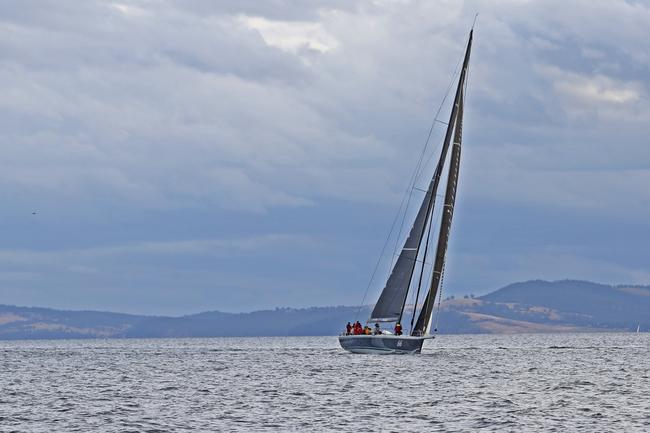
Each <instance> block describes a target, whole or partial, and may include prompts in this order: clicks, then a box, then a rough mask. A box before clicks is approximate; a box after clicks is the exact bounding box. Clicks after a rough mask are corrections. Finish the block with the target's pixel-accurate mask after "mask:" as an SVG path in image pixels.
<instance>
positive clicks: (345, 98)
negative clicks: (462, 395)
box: [0, 0, 650, 314]
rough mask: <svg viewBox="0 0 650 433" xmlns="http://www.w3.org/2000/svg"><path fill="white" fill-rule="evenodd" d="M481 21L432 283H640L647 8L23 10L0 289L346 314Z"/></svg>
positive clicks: (34, 298) (644, 277)
mask: <svg viewBox="0 0 650 433" xmlns="http://www.w3.org/2000/svg"><path fill="white" fill-rule="evenodd" d="M476 12H479V13H480V17H479V19H478V24H477V29H476V39H475V45H474V51H473V56H472V62H471V65H470V82H469V90H468V101H467V104H468V107H467V113H466V121H465V129H464V132H465V134H464V141H465V147H464V151H463V152H464V153H463V158H464V159H463V166H462V169H461V182H460V191H459V208H458V211H457V214H456V218H455V220H454V224H455V225H454V228H453V233H452V239H451V244H450V250H449V263H448V266H447V272H446V276H445V292H446V293H461V294H462V293H470V292H473V293H482V292H485V291H488V290H492V289H495V288H498V287H500V286H501V285H504V284H507V283H510V282H513V281H516V280H522V279H531V278H545V279H561V278H584V279H589V280H596V281H601V282H611V283H639V284H644V283H645V284H648V283H650V267H649V264H650V263H649V262H648V259H647V252H648V247H647V241H648V237H649V235H650V227H649V223H648V221H650V188H648V185H649V184H650V146H648V139H647V135H648V125H649V124H650V103H649V102H648V92H649V90H648V88H649V87H648V86H649V79H648V77H649V76H650V74H649V73H648V71H649V69H650V54H649V53H650V51H648V49H647V34H648V28H650V4H649V2H644V1H634V2H633V1H628V2H624V1H586V0H585V1H572V2H562V1H552V0H550V1H549V0H544V1H524V0H508V1H506V0H504V1H465V2H461V1H455V0H454V1H451V0H450V1H440V2H434V1H373V2H349V1H340V2H336V1H309V2H305V1H296V2H292V1H279V0H278V1H268V2H257V1H256V2H246V1H243V2H242V1H220V2H213V1H200V0H192V1H172V0H166V1H165V0H159V1H149V0H140V1H122V2H118V1H115V2H111V1H83V2H79V1H66V0H57V1H25V0H22V1H2V2H0V80H1V82H2V83H4V92H3V97H2V98H0V145H1V147H2V152H1V153H0V161H1V163H2V170H1V171H0V197H1V198H2V203H3V206H2V210H1V211H0V222H1V223H2V224H1V226H0V230H1V232H0V233H2V236H1V237H0V238H1V239H2V245H0V303H14V304H21V305H41V306H53V307H66V308H95V309H112V310H120V311H133V312H147V313H174V314H180V313H189V312H194V311H200V310H208V309H221V310H227V311H241V310H252V309H256V308H264V307H275V306H306V305H326V304H357V303H358V302H360V301H361V298H362V296H363V292H364V290H365V286H366V284H367V281H368V278H369V276H370V273H371V272H372V268H373V265H374V261H375V260H376V259H377V255H378V253H379V250H380V248H381V245H382V242H383V240H384V237H385V235H386V233H387V230H388V228H389V226H390V223H391V221H392V217H393V216H394V213H395V211H396V208H397V205H398V203H399V201H400V199H401V194H402V193H403V191H404V189H405V187H406V184H407V182H408V177H409V175H410V174H411V170H412V169H413V167H414V166H415V163H416V160H417V155H418V152H419V151H420V149H421V147H422V145H423V142H424V139H425V137H426V133H427V131H428V127H429V125H430V122H431V119H432V117H433V115H434V113H435V110H436V109H437V106H438V104H439V103H440V100H441V99H442V97H443V95H444V92H445V90H446V88H447V85H448V83H449V80H450V78H451V76H452V73H453V70H454V67H455V66H456V64H457V62H458V60H459V58H460V56H461V55H462V50H463V45H464V43H465V41H466V36H467V32H468V29H469V27H470V25H471V23H472V20H473V17H474V14H475V13H476ZM445 116H446V114H444V115H443V116H442V117H445ZM442 133H443V131H442V130H441V129H440V128H439V127H438V128H437V129H436V130H435V132H434V138H436V139H439V138H440V135H441V134H442ZM434 144H437V141H436V143H434ZM34 210H36V211H37V214H36V215H32V211H34ZM379 283H380V282H379ZM379 283H377V284H379ZM377 284H375V286H373V291H372V292H371V294H370V298H371V299H373V297H374V296H375V293H376V290H377V289H378V287H376V286H377Z"/></svg>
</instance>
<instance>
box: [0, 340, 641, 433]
mask: <svg viewBox="0 0 650 433" xmlns="http://www.w3.org/2000/svg"><path fill="white" fill-rule="evenodd" d="M649 367H650V334H643V333H641V334H611V333H609V334H571V335H567V334H562V335H559V334H558V335H548V334H536V335H453V336H452V335H442V336H439V337H438V338H436V339H435V340H433V341H427V342H426V343H425V348H424V350H423V353H422V354H421V355H411V356H408V355H403V356H399V355H387V356H381V355H352V354H348V353H346V352H344V351H342V350H341V349H340V348H339V347H338V342H337V340H336V338H334V337H317V338H313V337H309V338H308V337H277V338H210V339H149V340H135V339H134V340H65V341H0V431H1V432H14V431H15V432H179V431H192V432H334V431H336V432H476V431H481V432H590V433H593V432H612V431H620V432H650V368H649Z"/></svg>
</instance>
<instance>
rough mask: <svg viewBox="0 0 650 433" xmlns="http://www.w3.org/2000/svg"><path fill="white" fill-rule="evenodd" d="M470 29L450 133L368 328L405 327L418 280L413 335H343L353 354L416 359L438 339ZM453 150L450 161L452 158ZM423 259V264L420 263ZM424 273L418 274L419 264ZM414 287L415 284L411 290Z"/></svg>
mask: <svg viewBox="0 0 650 433" xmlns="http://www.w3.org/2000/svg"><path fill="white" fill-rule="evenodd" d="M473 32H474V30H473V29H472V30H471V31H470V33H469V39H468V41H467V47H466V49H465V56H464V59H463V64H462V69H461V70H460V77H459V79H458V85H457V88H456V93H455V97H454V102H453V105H452V109H451V114H450V117H449V122H448V123H447V131H446V133H445V138H444V141H443V144H442V148H441V151H440V157H439V160H438V163H437V165H436V169H435V171H434V173H433V176H432V178H431V181H430V182H429V187H428V189H427V190H426V194H425V196H424V199H423V200H422V203H421V205H420V208H419V210H418V212H417V214H416V217H415V221H414V222H413V226H412V227H411V230H410V232H409V235H408V237H407V238H406V241H405V242H404V247H403V248H402V250H401V252H400V253H399V255H398V256H397V260H395V263H394V265H393V268H392V271H391V273H390V275H389V277H388V279H387V281H386V285H385V286H384V289H383V291H382V293H381V295H380V296H379V300H378V301H377V303H376V304H375V306H374V309H373V311H372V314H371V316H370V318H369V319H368V323H379V322H384V323H386V322H388V323H396V324H397V323H399V324H400V327H401V323H402V321H403V319H404V318H405V317H404V313H405V308H406V300H407V296H408V292H409V289H410V287H411V286H412V285H413V286H416V284H414V282H415V281H416V280H415V278H417V281H418V283H417V293H416V296H415V304H414V306H413V314H412V318H411V326H410V329H408V330H405V331H406V333H404V334H403V335H397V334H392V333H390V332H387V331H383V332H381V333H377V335H367V334H363V335H348V334H349V333H347V334H346V335H340V336H339V343H340V344H341V347H342V348H343V349H345V350H347V351H349V352H352V353H364V354H374V353H378V354H416V353H420V352H421V350H422V345H423V343H424V341H425V340H427V339H431V338H434V336H433V335H432V334H431V324H432V316H433V310H434V305H435V301H436V295H437V294H438V289H439V287H440V284H441V280H442V277H443V272H444V266H445V256H446V253H447V244H448V241H449V234H450V230H451V222H452V217H453V215H454V203H455V201H456V188H457V184H458V174H459V169H460V154H461V143H462V136H463V109H464V101H465V88H466V80H467V68H468V66H469V58H470V52H471V49H472V38H473ZM450 147H451V155H450V156H449V158H448V157H447V156H448V153H449V148H450ZM447 159H449V164H448V174H447V185H446V190H445V201H444V203H443V208H442V217H441V221H440V228H439V233H438V242H437V247H436V252H435V261H434V264H433V271H432V273H431V277H430V281H428V283H429V284H428V285H429V289H428V292H427V294H426V296H425V298H424V301H423V303H422V305H421V306H420V308H419V314H418V315H417V317H418V318H417V321H415V317H416V313H417V312H418V303H417V302H418V298H419V295H420V288H421V286H422V282H423V281H422V280H423V276H424V274H425V272H424V268H425V266H424V264H425V263H427V262H426V258H427V254H428V249H429V234H430V233H431V228H432V226H433V225H434V221H433V214H434V212H433V211H434V208H435V205H436V203H435V201H436V196H437V190H438V185H439V183H440V179H441V177H442V174H443V170H444V168H445V166H446V162H447ZM419 258H420V259H419ZM418 263H421V264H422V265H421V266H419V268H420V272H419V277H418V275H417V274H418V273H417V272H415V271H416V268H417V266H416V265H417V264H418ZM412 282H413V284H412Z"/></svg>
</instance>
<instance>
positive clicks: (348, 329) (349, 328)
mask: <svg viewBox="0 0 650 433" xmlns="http://www.w3.org/2000/svg"><path fill="white" fill-rule="evenodd" d="M350 334H352V325H350V322H348V324H347V325H345V335H350Z"/></svg>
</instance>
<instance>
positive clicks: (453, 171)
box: [413, 32, 472, 335]
mask: <svg viewBox="0 0 650 433" xmlns="http://www.w3.org/2000/svg"><path fill="white" fill-rule="evenodd" d="M471 48H472V32H470V34H469V42H468V44H467V52H466V53H465V61H464V62H463V70H462V72H461V76H460V80H459V82H458V90H457V92H456V101H455V104H454V106H455V108H457V117H456V122H455V128H454V145H453V147H452V150H451V158H450V161H449V174H448V177H447V188H446V191H445V204H444V208H443V210H442V221H441V223H440V234H439V235H438V246H437V248H436V258H435V262H434V265H433V274H432V277H431V286H430V287H429V292H428V293H427V296H426V298H425V301H424V305H423V306H422V309H421V311H420V315H419V316H418V321H417V323H416V325H415V328H413V335H424V334H425V333H426V332H427V330H428V329H427V328H428V327H429V321H430V320H431V314H432V312H433V307H434V304H435V299H436V295H437V294H438V288H439V287H440V281H441V280H442V273H443V271H444V266H445V256H446V253H447V245H448V243H449V233H450V231H451V221H452V218H453V216H454V205H455V203H456V189H457V186H458V174H459V170H460V154H461V144H462V139H463V108H464V99H465V79H466V77H467V65H468V63H469V55H470V50H471ZM450 128H451V125H450ZM441 162H444V160H441Z"/></svg>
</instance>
